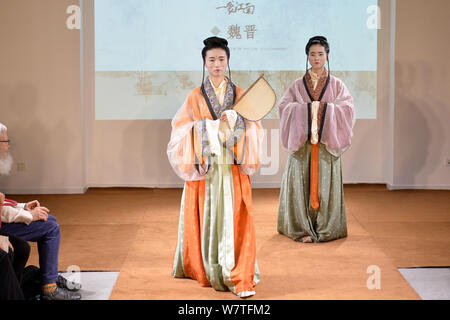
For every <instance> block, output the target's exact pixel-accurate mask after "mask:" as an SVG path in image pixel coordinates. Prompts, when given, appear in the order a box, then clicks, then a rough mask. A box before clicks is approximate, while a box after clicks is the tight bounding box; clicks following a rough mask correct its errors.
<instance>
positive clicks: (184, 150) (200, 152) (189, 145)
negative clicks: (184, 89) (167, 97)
mask: <svg viewBox="0 0 450 320" xmlns="http://www.w3.org/2000/svg"><path fill="white" fill-rule="evenodd" d="M195 96H196V93H195V92H194V91H193V92H191V94H189V96H188V97H187V99H186V101H185V102H184V103H183V105H182V106H181V108H180V109H179V110H178V111H177V113H176V114H175V116H174V118H173V119H172V133H171V136H170V141H169V144H168V145H167V156H168V158H169V162H170V164H171V166H172V168H173V170H174V171H175V173H176V174H177V175H178V176H179V177H180V178H181V179H183V180H185V181H192V180H202V179H204V178H205V174H206V168H205V163H206V160H207V159H206V158H207V155H206V154H205V151H204V149H205V147H206V146H204V142H205V137H206V135H203V134H199V133H198V130H197V128H198V127H202V126H203V123H201V124H200V123H199V122H204V121H202V118H201V115H200V110H199V107H198V101H196V97H195ZM197 124H198V125H197Z"/></svg>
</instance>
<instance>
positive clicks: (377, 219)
mask: <svg viewBox="0 0 450 320" xmlns="http://www.w3.org/2000/svg"><path fill="white" fill-rule="evenodd" d="M344 192H345V201H346V209H347V222H348V237H347V238H345V239H340V240H336V241H332V242H327V243H317V244H311V243H309V244H303V243H299V242H294V241H292V240H290V239H288V238H287V237H285V236H282V235H280V234H278V232H277V228H276V224H277V208H278V196H279V189H254V190H253V213H254V215H255V227H256V237H257V238H256V241H257V260H258V264H259V267H260V270H261V282H260V283H259V284H258V285H257V286H256V295H255V296H254V297H252V298H250V299H274V300H278V299H420V297H419V296H418V295H417V293H416V292H415V291H414V290H413V289H412V287H411V286H410V285H409V284H408V282H407V281H406V280H405V279H404V278H403V277H402V275H401V274H400V272H399V271H398V270H397V268H399V267H417V266H449V265H450V201H449V199H450V191H431V190H403V191H389V190H387V189H386V188H385V186H383V185H345V191H344ZM181 193H182V190H181V189H144V188H136V189H135V188H106V189H95V188H94V189H89V190H88V192H87V193H86V194H83V195H36V196H23V195H17V196H12V195H9V197H10V198H12V199H15V200H18V201H26V200H31V199H32V198H33V199H35V198H36V199H38V200H39V201H40V202H41V205H43V206H46V207H48V208H50V209H51V213H52V214H54V215H55V216H56V217H57V220H58V221H59V224H60V226H61V232H62V239H61V249H60V267H59V269H60V270H61V271H64V270H66V268H67V267H68V266H70V265H78V266H79V267H80V269H81V270H84V271H87V270H104V271H120V274H119V277H118V280H117V282H116V284H115V286H114V289H113V291H112V294H111V299H127V300H128V299H176V300H178V299H183V300H184V299H186V300H187V299H193V300H196V299H208V300H209V299H224V300H227V299H234V300H239V298H238V297H236V296H234V295H233V294H232V293H231V292H217V291H215V290H213V289H212V288H204V287H200V285H199V284H198V283H197V282H196V281H194V280H190V279H174V278H172V276H171V272H172V261H173V256H174V252H175V247H176V242H177V228H178V219H179V206H180V200H181ZM29 263H31V264H35V265H38V259H37V249H36V246H35V245H33V246H32V254H31V257H30V260H29ZM369 266H377V267H378V268H379V270H380V289H372V290H370V289H368V287H367V281H368V279H369V277H371V276H373V273H367V269H368V267H369ZM369 282H370V281H369ZM370 283H373V282H370Z"/></svg>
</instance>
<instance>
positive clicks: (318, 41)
mask: <svg viewBox="0 0 450 320" xmlns="http://www.w3.org/2000/svg"><path fill="white" fill-rule="evenodd" d="M315 44H320V45H321V46H323V47H324V48H325V52H326V53H327V54H328V53H330V45H329V44H328V40H327V38H325V37H324V36H315V37H312V38H310V39H309V40H308V43H307V44H306V48H305V52H306V54H307V55H308V54H309V48H311V46H312V45H315Z"/></svg>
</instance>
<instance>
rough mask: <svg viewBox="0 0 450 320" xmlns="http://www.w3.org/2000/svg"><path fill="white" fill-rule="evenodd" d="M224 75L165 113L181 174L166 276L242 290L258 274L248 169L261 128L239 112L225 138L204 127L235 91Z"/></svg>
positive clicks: (255, 159)
mask: <svg viewBox="0 0 450 320" xmlns="http://www.w3.org/2000/svg"><path fill="white" fill-rule="evenodd" d="M224 81H225V83H224V84H223V85H226V89H225V90H223V93H222V94H223V96H222V97H217V96H216V93H215V90H214V87H213V85H212V83H211V82H210V80H209V79H208V78H207V79H206V80H205V82H204V87H203V88H204V90H202V88H201V87H199V88H196V89H194V90H193V91H192V92H191V93H190V94H189V96H188V97H187V99H186V101H185V102H184V104H183V105H182V107H181V108H180V109H179V110H178V112H177V114H176V115H175V117H174V118H173V120H172V134H171V139H170V142H169V144H168V148H167V153H168V157H169V160H170V163H171V165H172V167H173V169H174V171H175V172H176V173H177V175H178V176H179V177H180V178H182V179H183V180H185V185H184V190H183V196H182V200H181V209H180V220H179V229H178V244H177V248H176V252H175V258H174V265H173V276H174V277H179V278H183V277H188V278H192V279H196V280H197V281H198V282H199V283H200V285H202V286H212V287H213V288H214V289H216V290H220V291H226V290H230V291H232V292H233V293H235V294H237V295H238V296H241V297H244V296H248V295H252V294H254V286H255V285H256V283H257V282H258V281H259V270H258V266H257V262H256V239H255V228H254V219H253V212H252V192H251V182H250V175H251V174H253V173H254V172H255V171H256V169H257V168H258V165H259V152H260V147H261V142H262V137H263V133H262V128H261V125H260V123H259V122H252V121H247V120H245V119H243V118H242V117H240V116H239V115H237V120H236V123H235V124H234V126H233V128H231V130H230V131H229V137H226V139H225V140H223V141H221V140H217V139H218V136H217V133H216V131H214V130H213V131H208V128H211V127H214V124H218V123H217V121H220V120H214V119H219V118H220V117H221V115H222V113H223V112H228V111H227V110H231V107H232V105H233V102H234V101H235V100H237V99H239V97H240V96H241V95H242V94H243V90H242V89H241V88H239V87H235V86H234V85H232V83H231V82H230V81H229V80H228V79H225V80H224ZM219 101H223V102H222V103H220V102H219ZM208 102H209V105H208ZM232 112H234V111H232ZM227 114H228V113H227ZM215 127H216V128H217V127H218V126H215ZM214 142H216V144H215V146H216V147H215V148H214ZM217 142H218V143H217ZM217 145H219V146H220V147H219V149H217Z"/></svg>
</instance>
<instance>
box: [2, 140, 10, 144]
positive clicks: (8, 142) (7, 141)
mask: <svg viewBox="0 0 450 320" xmlns="http://www.w3.org/2000/svg"><path fill="white" fill-rule="evenodd" d="M0 142H4V143H7V144H11V140H0Z"/></svg>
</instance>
